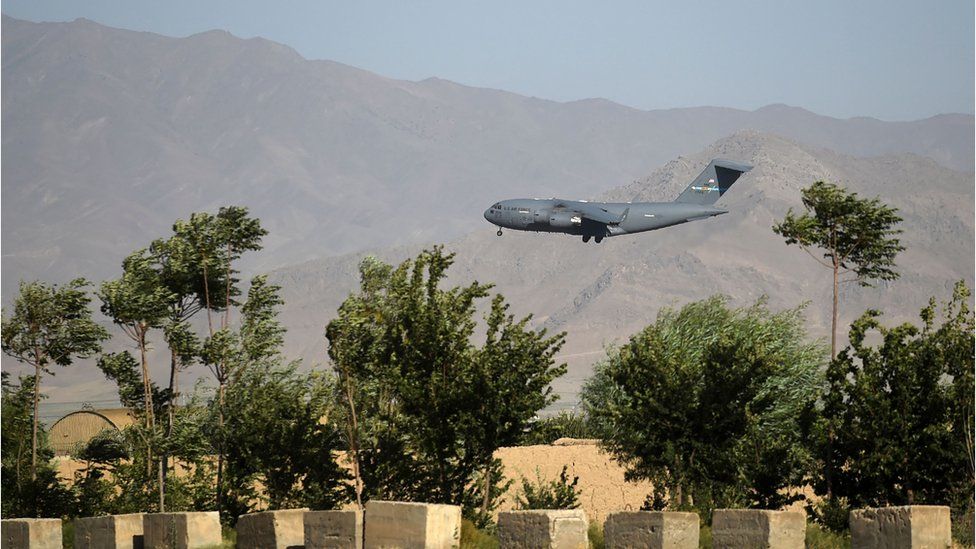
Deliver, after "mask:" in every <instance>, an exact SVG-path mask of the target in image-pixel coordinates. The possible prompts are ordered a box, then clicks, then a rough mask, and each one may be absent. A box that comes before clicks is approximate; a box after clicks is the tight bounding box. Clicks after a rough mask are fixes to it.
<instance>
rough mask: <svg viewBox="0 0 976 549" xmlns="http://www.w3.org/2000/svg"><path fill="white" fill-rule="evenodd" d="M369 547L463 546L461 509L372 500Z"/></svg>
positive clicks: (368, 519)
mask: <svg viewBox="0 0 976 549" xmlns="http://www.w3.org/2000/svg"><path fill="white" fill-rule="evenodd" d="M364 521H365V523H366V533H365V536H364V538H363V544H364V547H366V548H367V549H374V548H375V549H379V548H393V547H395V548H398V549H422V548H425V547H426V548H427V549H449V548H453V547H460V546H461V508H460V507H459V506H457V505H436V504H432V503H405V502H399V501H369V502H367V503H366V515H365V518H364Z"/></svg>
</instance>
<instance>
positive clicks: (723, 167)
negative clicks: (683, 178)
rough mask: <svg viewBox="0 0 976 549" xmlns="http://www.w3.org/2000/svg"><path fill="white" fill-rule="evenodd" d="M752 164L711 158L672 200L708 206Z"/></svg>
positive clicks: (749, 168)
mask: <svg viewBox="0 0 976 549" xmlns="http://www.w3.org/2000/svg"><path fill="white" fill-rule="evenodd" d="M751 169H752V166H749V165H747V164H739V163H738V162H731V161H728V160H719V159H716V160H712V161H711V162H709V163H708V167H706V168H705V171H703V172H702V173H701V174H700V175H699V176H698V177H696V178H695V180H694V181H692V182H691V185H688V188H687V189H685V190H684V192H682V193H681V195H679V196H678V198H676V199H675V200H674V201H675V202H681V203H683V204H698V205H701V206H710V205H712V204H714V203H715V201H717V200H718V199H719V198H721V197H722V195H723V194H725V192H726V191H728V190H729V188H730V187H731V186H732V184H733V183H735V182H736V180H738V179H739V176H741V175H742V174H744V173H746V172H747V171H749V170H751Z"/></svg>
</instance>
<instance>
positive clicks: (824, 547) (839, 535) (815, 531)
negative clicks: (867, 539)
mask: <svg viewBox="0 0 976 549" xmlns="http://www.w3.org/2000/svg"><path fill="white" fill-rule="evenodd" d="M850 546H851V535H850V533H848V532H832V531H830V530H824V529H822V528H820V527H819V526H817V525H816V524H808V525H807V535H806V547H807V549H849V548H850Z"/></svg>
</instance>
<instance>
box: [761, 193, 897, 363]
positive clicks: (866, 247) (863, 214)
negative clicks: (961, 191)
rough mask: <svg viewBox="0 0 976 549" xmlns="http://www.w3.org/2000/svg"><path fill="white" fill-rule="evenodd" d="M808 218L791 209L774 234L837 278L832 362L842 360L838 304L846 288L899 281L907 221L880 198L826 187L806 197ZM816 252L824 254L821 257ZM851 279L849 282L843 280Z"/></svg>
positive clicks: (832, 331) (831, 335)
mask: <svg viewBox="0 0 976 549" xmlns="http://www.w3.org/2000/svg"><path fill="white" fill-rule="evenodd" d="M801 193H802V195H803V198H802V200H803V207H804V208H805V209H806V213H804V214H803V215H799V216H797V215H795V214H794V213H793V210H792V209H790V210H789V211H788V212H787V214H786V217H785V218H783V221H781V222H780V223H778V224H776V225H774V226H773V231H774V232H775V233H776V234H778V235H781V236H783V237H784V238H785V239H786V243H787V244H797V245H799V246H800V248H802V249H803V250H804V251H805V252H807V253H808V254H810V256H811V257H813V258H814V259H815V260H816V261H817V262H818V263H820V264H821V265H823V266H824V267H826V268H828V269H830V270H831V271H832V272H833V304H832V306H831V322H830V358H831V359H833V358H834V357H836V356H837V301H838V295H839V291H840V284H841V283H844V282H857V283H858V284H860V285H861V286H870V285H871V283H872V282H873V281H875V280H894V279H896V278H898V273H897V272H895V271H894V266H895V256H896V255H898V252H900V251H902V250H904V249H905V248H904V247H903V246H901V244H900V243H899V241H898V238H896V236H897V235H898V234H900V233H901V230H900V229H896V228H895V225H897V224H898V223H899V222H900V221H901V218H900V217H898V210H896V209H895V208H891V207H888V206H886V205H884V204H882V203H881V201H880V200H879V199H878V198H873V199H864V198H860V197H858V195H857V193H851V192H848V191H847V190H846V189H844V188H843V187H838V186H837V185H833V184H830V183H825V182H823V181H817V182H816V183H814V184H813V185H811V186H810V187H807V188H806V189H803V190H802V191H801ZM811 248H819V249H821V250H822V251H823V255H822V257H817V255H816V254H814V253H813V252H812V251H811ZM846 274H851V276H850V277H849V278H846V279H842V278H841V277H843V276H844V275H846Z"/></svg>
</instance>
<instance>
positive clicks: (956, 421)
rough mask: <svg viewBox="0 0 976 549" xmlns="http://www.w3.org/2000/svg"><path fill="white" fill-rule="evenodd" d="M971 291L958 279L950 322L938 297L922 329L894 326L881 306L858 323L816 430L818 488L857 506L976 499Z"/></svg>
mask: <svg viewBox="0 0 976 549" xmlns="http://www.w3.org/2000/svg"><path fill="white" fill-rule="evenodd" d="M969 295H970V293H969V290H968V289H967V288H966V287H965V286H964V285H963V284H962V283H959V284H958V285H957V286H956V288H955V291H954V292H953V296H952V299H951V300H950V301H949V302H948V303H947V304H945V305H944V307H943V308H942V309H943V315H942V321H941V324H937V322H936V321H937V317H938V312H939V308H938V307H937V305H936V302H935V300H934V299H932V300H930V302H929V305H928V306H927V307H926V308H924V309H923V310H922V311H921V315H920V316H921V320H922V323H921V326H916V325H913V324H911V323H904V324H901V325H899V326H895V327H891V328H889V327H885V326H883V325H882V324H881V322H880V320H879V317H880V314H881V313H879V312H878V311H874V310H869V311H867V312H866V313H865V314H864V315H863V316H861V317H860V319H858V320H857V321H855V322H854V323H853V324H852V326H851V330H850V341H851V343H850V346H849V347H847V348H845V349H844V350H843V351H841V353H840V355H839V356H838V357H837V359H836V360H835V361H833V362H832V363H831V365H830V367H829V369H828V370H827V382H828V384H827V387H826V390H825V392H824V395H823V398H822V400H823V406H824V409H823V416H822V417H823V420H822V422H821V424H820V425H819V428H818V429H817V431H816V432H817V434H818V435H819V436H818V438H817V440H818V445H817V446H818V448H817V449H818V454H819V455H818V457H819V458H820V465H819V466H818V467H816V468H814V470H815V471H818V472H819V474H817V475H816V476H815V484H814V486H815V488H816V490H817V492H818V493H820V494H828V493H830V495H831V496H833V497H836V498H844V499H846V501H847V502H848V504H850V505H851V506H870V507H878V506H885V505H906V504H908V505H911V504H939V505H944V504H946V503H950V502H970V503H971V502H972V499H973V496H974V494H973V485H974V481H976V477H974V470H973V461H972V456H973V448H972V420H973V370H974V367H976V362H974V354H973V349H974V344H976V338H974V333H973V330H974V321H973V314H972V311H970V310H969V307H968V305H967V303H968V301H969ZM872 334H877V335H878V336H880V338H878V337H871V336H872ZM869 341H878V343H877V344H871V343H869ZM828 481H830V482H831V484H830V485H828Z"/></svg>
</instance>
